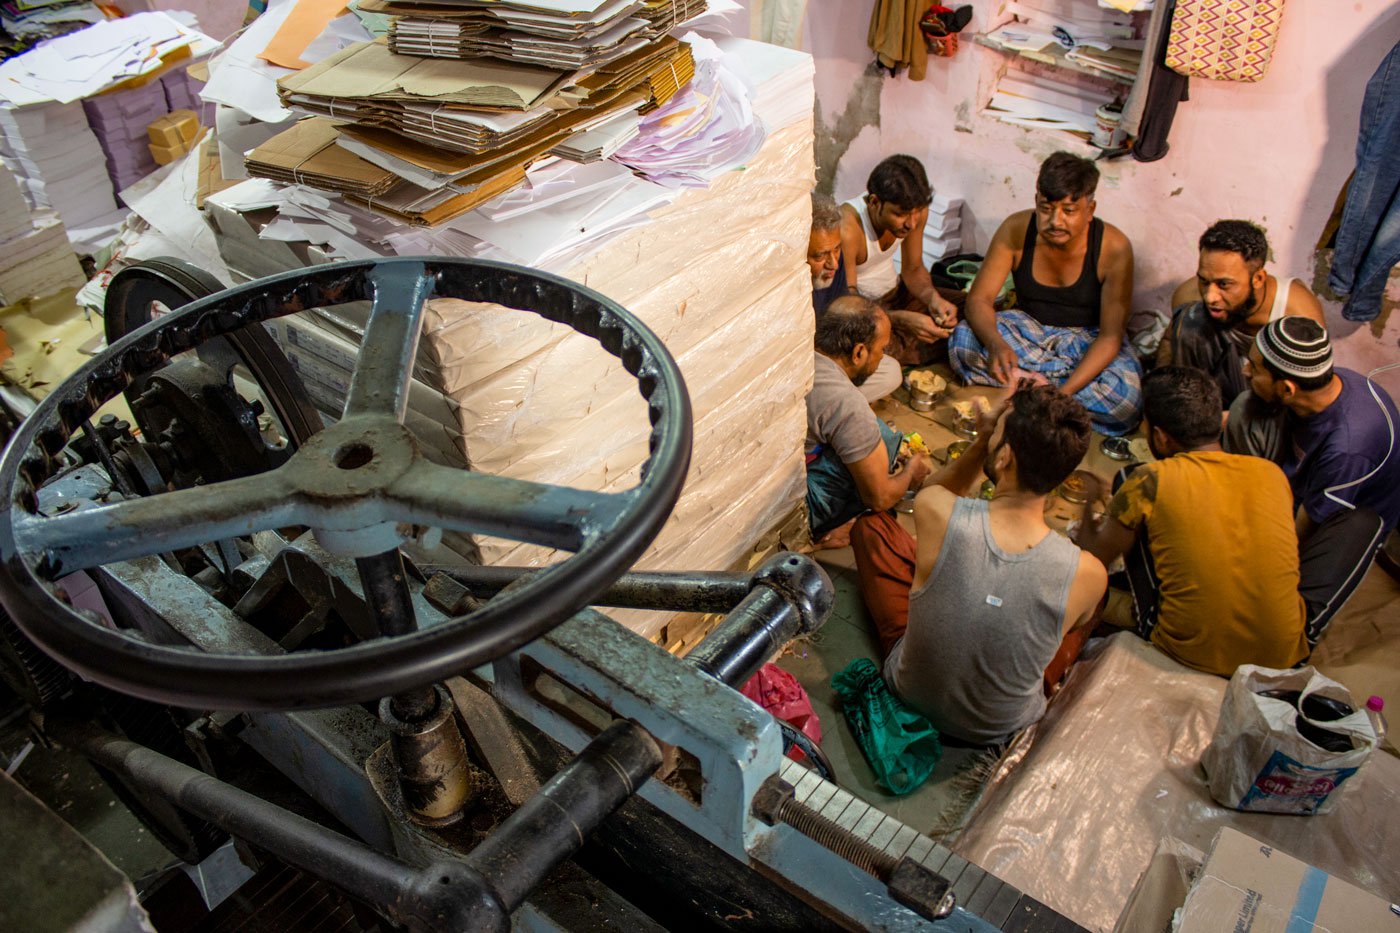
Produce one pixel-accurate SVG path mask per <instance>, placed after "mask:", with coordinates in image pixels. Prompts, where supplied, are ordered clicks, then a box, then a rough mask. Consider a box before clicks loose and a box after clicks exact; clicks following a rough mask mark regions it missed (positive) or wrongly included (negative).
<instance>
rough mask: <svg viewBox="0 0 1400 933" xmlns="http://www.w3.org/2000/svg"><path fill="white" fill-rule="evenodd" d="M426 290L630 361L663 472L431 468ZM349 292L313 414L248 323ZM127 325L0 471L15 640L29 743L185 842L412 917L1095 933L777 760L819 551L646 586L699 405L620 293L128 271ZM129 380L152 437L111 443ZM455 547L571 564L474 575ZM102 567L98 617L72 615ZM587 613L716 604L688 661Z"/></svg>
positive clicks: (128, 429) (451, 271)
mask: <svg viewBox="0 0 1400 933" xmlns="http://www.w3.org/2000/svg"><path fill="white" fill-rule="evenodd" d="M432 296H441V297H452V298H461V299H466V300H472V301H488V302H496V303H499V304H501V305H503V306H506V307H508V308H513V309H520V313H535V314H539V315H541V316H542V317H544V318H547V319H549V320H552V321H556V322H559V323H562V324H565V325H568V326H570V327H572V328H574V329H575V330H577V331H579V332H581V333H583V334H586V335H588V336H590V337H592V338H593V339H595V340H596V341H598V342H599V343H600V344H601V345H602V346H603V348H605V349H606V350H607V351H608V352H609V353H611V354H613V355H614V356H616V357H617V358H618V359H619V360H620V361H621V362H622V365H623V366H624V367H625V368H626V369H627V371H628V372H630V373H631V374H632V375H633V376H634V377H635V378H636V380H637V384H638V388H639V391H640V392H641V394H642V395H643V397H644V398H645V399H646V401H647V407H648V411H649V415H650V421H651V436H650V457H649V459H648V461H647V463H646V465H645V467H644V469H643V471H642V478H641V481H640V483H639V484H638V485H637V486H636V487H634V488H633V489H630V490H628V491H626V492H622V493H616V494H611V493H598V492H590V491H586V490H580V489H570V488H561V487H552V486H544V485H539V484H535V483H528V482H522V481H518V480H514V479H510V478H508V477H504V476H497V475H491V474H486V473H482V472H478V471H474V470H466V469H452V468H448V467H444V466H441V465H438V464H435V463H433V462H431V461H430V460H428V459H426V458H424V457H423V456H422V455H421V454H420V453H419V450H418V447H417V445H416V444H415V441H414V438H413V436H412V434H411V433H410V432H409V431H408V429H407V428H405V427H404V425H403V419H404V413H405V407H406V399H407V392H408V384H409V380H410V379H411V374H412V368H413V360H414V356H415V352H416V346H417V341H418V332H419V327H420V320H421V315H422V309H423V304H424V302H425V301H426V300H427V299H428V298H430V297H432ZM356 301H362V302H368V303H369V304H370V314H369V319H368V324H367V327H366V332H365V337H364V340H363V346H362V350H361V352H360V357H359V360H358V364H357V368H356V371H355V373H354V377H353V380H352V382H351V386H350V389H349V392H348V394H347V398H346V401H345V408H344V412H343V415H342V417H341V418H340V419H339V420H337V421H336V422H335V423H334V424H330V425H329V426H326V425H324V424H323V421H322V418H321V416H320V415H319V414H318V413H317V412H316V410H315V409H314V408H313V407H312V406H311V405H310V403H309V402H308V401H307V400H306V396H305V392H304V390H302V388H301V387H300V385H299V382H298V380H297V377H296V374H295V372H294V371H293V370H292V369H291V368H290V367H289V366H288V365H287V362H286V359H285V358H284V357H282V356H281V354H280V353H279V352H278V350H277V348H276V345H275V344H273V343H272V342H271V341H270V339H269V338H268V336H267V334H266V332H265V331H263V330H262V328H261V324H260V322H263V321H266V320H269V319H271V318H274V317H278V316H281V315H286V314H293V313H296V312H299V311H304V310H307V309H311V308H321V307H327V306H332V305H335V304H338V303H343V302H356ZM161 305H163V306H164V307H165V308H166V309H169V310H168V312H167V313H164V314H161V315H159V316H158V317H155V316H153V308H159V307H160V306H161ZM106 326H107V330H108V338H109V339H108V344H109V345H108V347H107V348H106V349H105V350H104V351H103V352H101V353H100V354H99V355H97V356H96V357H95V358H93V359H92V360H91V361H90V362H88V363H87V364H86V365H85V366H83V367H82V368H81V369H80V370H79V371H78V372H77V373H75V374H74V375H73V376H72V377H71V378H69V379H68V380H66V381H65V382H64V383H63V384H62V385H60V386H58V387H57V388H55V389H54V391H53V392H52V393H51V394H50V395H49V396H48V397H47V398H46V399H44V401H43V402H42V403H40V404H39V406H38V408H37V409H36V410H35V411H34V412H33V413H32V414H31V415H30V416H29V417H28V418H27V419H25V420H24V422H23V423H22V424H20V425H19V426H18V428H17V429H16V430H15V432H14V435H13V437H12V440H11V443H10V444H9V446H8V448H7V449H6V451H5V454H4V456H3V460H0V489H2V490H3V495H4V497H5V500H6V501H7V502H8V503H9V504H10V508H9V509H8V510H7V513H6V517H5V518H4V519H3V521H0V602H2V603H3V606H4V609H5V611H6V612H7V613H8V619H0V623H3V625H0V634H3V636H4V638H3V642H4V650H3V652H0V656H3V659H4V662H5V663H4V664H3V670H4V673H5V676H6V680H7V682H9V683H10V685H11V686H12V687H13V688H14V689H15V690H17V691H18V692H19V693H20V694H21V695H22V696H23V697H24V699H25V700H26V701H27V703H28V706H29V709H30V718H31V720H32V723H33V729H34V733H35V735H36V736H37V737H38V738H39V739H40V740H41V741H45V742H51V743H55V744H57V745H61V746H64V747H67V748H71V749H75V750H77V751H79V752H81V754H83V755H84V756H86V757H87V758H88V759H89V760H90V761H91V762H92V763H93V764H94V765H95V766H96V767H97V768H98V769H99V771H100V772H101V773H102V774H103V775H104V776H105V777H106V778H107V779H108V780H109V781H110V782H111V784H112V786H113V788H114V789H115V790H116V791H117V792H118V794H119V795H120V796H121V797H122V798H123V800H125V801H126V802H127V803H128V804H129V806H130V807H131V808H132V810H133V812H135V813H136V814H137V815H138V816H139V817H140V818H141V819H142V820H143V821H144V823H145V824H146V825H147V826H148V827H149V828H150V829H151V831H152V832H153V833H155V834H156V836H157V838H159V839H160V840H161V841H162V842H163V843H164V844H165V845H166V846H167V847H168V848H170V850H171V851H172V852H173V853H174V854H175V855H177V856H179V857H180V858H182V859H184V860H185V861H187V862H198V861H199V860H200V859H201V858H204V857H205V856H207V855H208V854H209V853H210V852H211V851H213V850H214V849H215V848H217V847H218V846H219V845H220V844H222V842H223V841H224V839H225V838H227V837H228V836H232V837H233V838H235V839H236V840H238V841H239V842H240V845H242V846H243V847H245V850H246V851H248V852H250V853H253V856H254V857H255V858H258V859H262V860H268V861H271V862H275V863H282V864H286V865H291V866H295V867H296V868H298V869H300V870H301V871H303V872H305V873H306V874H307V875H309V876H312V877H314V878H317V879H320V880H321V881H322V882H324V883H326V884H329V885H330V886H332V887H334V888H335V889H337V890H339V891H340V892H343V893H344V895H345V896H346V897H348V898H349V899H350V900H351V901H353V902H354V903H356V904H357V905H360V906H361V907H363V908H367V909H369V910H371V911H373V912H374V915H375V916H377V917H378V918H380V920H381V921H382V922H383V923H384V924H385V925H387V926H390V927H405V928H409V929H415V930H418V929H422V930H446V929H472V930H476V929H482V930H504V929H508V928H518V929H528V930H550V929H569V930H572V929H604V928H606V929H619V928H620V929H627V930H632V929H637V930H644V929H699V928H707V927H709V928H726V929H752V930H823V929H873V930H922V929H930V930H961V931H984V930H986V931H990V930H1032V929H1035V930H1040V929H1045V930H1061V929H1064V930H1072V929H1077V927H1075V926H1074V925H1073V924H1071V923H1070V922H1069V921H1067V920H1066V919H1065V918H1063V917H1062V916H1060V915H1059V914H1056V913H1055V912H1053V911H1051V910H1050V909H1049V908H1047V907H1045V906H1044V905H1043V904H1040V903H1039V902H1038V901H1036V900H1035V899H1034V898H1032V897H1030V896H1028V895H1025V894H1023V893H1022V892H1020V891H1018V890H1016V889H1015V888H1013V887H1011V886H1010V885H1007V884H1005V883H1003V882H1002V881H1000V880H999V879H997V878H996V877H994V876H992V875H990V874H988V873H987V872H985V871H983V870H982V869H981V868H979V867H977V866H975V865H970V864H968V863H967V862H966V861H964V860H963V859H961V858H960V857H958V856H957V855H956V854H954V853H952V852H950V851H949V850H948V849H947V848H945V847H943V846H942V845H939V844H937V843H935V842H934V841H932V840H931V839H929V838H927V837H926V836H924V835H922V834H920V833H919V832H917V831H916V830H914V829H913V828H911V827H909V826H906V825H904V824H902V823H901V822H899V821H898V820H895V819H894V818H893V817H890V816H887V815H886V814H884V813H883V812H881V811H880V810H879V809H878V808H877V807H874V806H871V805H870V804H868V803H866V802H865V801H862V800H860V799H859V798H857V797H855V796H854V795H852V794H851V793H850V792H848V791H846V790H844V789H842V788H840V787H839V786H837V785H836V784H835V783H833V781H832V780H831V779H830V778H831V775H830V774H829V773H826V774H823V773H822V772H824V771H825V769H824V768H822V767H821V766H820V761H821V757H820V754H819V753H818V752H816V751H815V750H812V749H809V752H811V754H809V756H808V758H807V763H806V764H799V763H797V762H796V761H794V760H792V759H791V758H789V757H786V756H785V754H784V750H785V746H787V745H790V744H792V742H793V741H800V739H798V738H797V736H796V735H794V732H793V730H791V729H787V730H785V729H784V727H783V724H781V723H779V722H777V721H776V720H774V719H773V718H772V717H771V716H770V715H768V714H767V713H766V712H764V711H763V710H762V709H760V708H758V707H757V706H756V705H754V704H753V703H751V702H749V701H748V700H747V699H745V698H744V697H743V696H741V695H740V694H739V693H738V692H737V689H736V688H737V687H738V686H740V685H742V684H743V683H744V681H746V680H747V679H748V678H749V677H750V676H751V675H752V674H753V673H754V672H755V671H756V670H757V669H758V667H759V666H761V665H762V664H763V663H764V662H765V661H767V660H768V659H769V658H770V657H771V656H772V655H773V654H774V653H775V652H776V651H777V650H778V649H780V648H781V647H782V646H783V645H784V644H785V643H786V642H787V641H788V640H789V639H791V638H792V637H794V636H796V635H798V634H801V633H804V632H810V631H814V630H815V629H817V628H818V627H819V626H820V625H821V624H822V622H823V621H824V620H825V618H826V616H827V614H828V613H829V612H830V609H831V605H832V587H831V583H830V581H829V580H828V579H827V577H826V575H825V574H824V572H823V571H822V570H821V569H820V568H819V567H818V566H817V565H816V564H815V563H813V562H812V561H811V560H810V559H808V558H806V557H803V556H799V555H796V554H791V553H784V554H779V555H777V556H776V557H773V558H771V559H770V560H769V561H768V562H767V563H765V564H763V565H762V566H761V567H760V568H759V569H758V570H757V571H756V572H753V573H733V572H697V573H631V572H629V568H630V567H631V565H632V564H633V563H634V562H635V561H636V560H637V558H638V557H639V556H640V555H641V554H642V553H643V551H644V550H645V549H646V547H647V546H648V544H649V543H650V542H651V540H652V539H653V538H654V536H655V535H656V534H657V532H658V531H659V530H660V528H661V526H662V524H663V523H664V522H665V521H666V519H667V517H668V515H669V514H670V511H671V509H672V507H673V506H674V505H675V503H676V501H677V498H678V497H679V495H680V491H681V486H682V483H683V481H684V479H685V475H686V469H687V466H688V463H689V457H690V444H691V420H690V409H689V400H688V397H687V394H686V391H685V386H684V383H683V380H682V378H681V374H680V372H679V370H678V368H677V366H676V364H675V362H674V360H673V359H672V358H671V356H670V355H669V354H668V353H667V351H666V349H665V347H664V346H663V345H662V344H661V342H660V341H659V340H658V339H657V338H656V337H655V336H654V335H653V334H652V333H650V332H649V331H648V330H647V329H646V328H645V327H644V326H642V325H641V324H640V323H639V322H638V321H637V320H636V319H635V318H634V317H633V316H632V315H630V314H629V313H628V312H627V311H626V310H624V309H623V308H621V307H618V306H617V305H616V304H614V303H612V302H610V301H609V300H608V299H606V298H605V297H603V296H601V295H599V294H597V293H595V292H592V291H590V290H588V289H586V288H583V287H581V286H579V285H577V284H575V283H572V282H568V281H566V280H563V279H560V278H557V277H554V276H550V275H546V274H543V273H539V272H535V271H531V270H526V269H521V268H516V267H512V266H507V265H503V264H495V263H488V262H480V261H466V260H449V259H394V260H385V261H375V262H349V263H337V264H331V265H326V266H319V267H316V268H314V269H310V270H304V271H298V272H295V273H289V274H286V275H280V276H275V277H271V278H266V279H262V280H259V281H256V282H252V283H249V284H246V285H242V286H239V287H235V288H232V289H228V290H223V289H222V288H221V287H220V285H219V283H217V282H216V281H212V280H210V279H209V278H208V276H207V275H205V274H204V273H202V272H200V271H199V270H197V269H193V268H191V267H188V266H185V265H183V264H181V263H178V262H175V261H168V260H159V261H151V262H147V263H142V264H138V265H136V266H133V267H131V268H129V269H127V270H124V271H123V272H122V273H120V274H119V275H118V276H117V277H116V278H115V279H114V280H113V282H112V285H111V290H110V292H109V298H108V306H107V313H106ZM249 381H250V382H251V383H252V384H254V385H255V386H256V387H257V391H256V392H249V391H247V388H248V384H249ZM119 395H125V397H126V399H127V401H128V402H129V404H130V407H131V411H132V413H133V418H134V420H135V422H136V424H135V425H134V426H133V425H131V424H128V423H126V422H125V421H122V420H119V419H117V418H115V417H113V416H111V415H107V416H104V417H102V418H101V419H99V420H97V421H96V422H94V420H93V418H94V415H95V414H96V413H97V411H98V409H99V408H100V407H101V406H102V405H103V404H104V403H106V402H107V401H109V400H111V399H113V398H115V397H117V396H119ZM249 395H254V396H256V397H254V398H251V399H250V398H249V397H248V396H249ZM444 535H447V536H448V538H449V540H451V539H453V536H454V535H455V536H456V539H459V540H469V539H467V538H466V537H465V536H468V535H491V536H496V537H501V538H508V539H512V540H517V541H527V542H532V543H536V544H541V545H545V546H548V547H551V548H556V549H559V550H560V551H563V552H568V553H570V554H571V555H572V556H570V557H568V558H567V559H565V560H562V561H560V562H558V563H555V564H552V565H550V566H548V567H546V568H543V569H538V570H534V569H528V568H501V567H482V566H479V565H476V564H474V563H472V562H471V561H470V560H467V559H461V558H457V557H456V556H455V552H454V551H452V550H451V549H448V548H446V547H444V546H443V544H442V540H443V537H444ZM83 579H90V580H92V581H94V582H95V583H96V587H97V589H98V591H99V592H100V594H101V597H102V600H101V605H100V606H97V607H94V606H93V605H90V604H89V602H88V601H86V600H80V599H78V598H77V597H75V596H72V595H70V594H72V593H74V592H75V588H74V586H73V582H74V581H75V580H83ZM592 607H628V608H644V609H645V608H653V609H668V610H679V609H684V610H691V611H700V612H714V613H723V614H724V617H723V620H722V621H721V622H720V623H719V624H718V625H717V626H716V627H715V628H714V629H713V631H712V632H711V633H710V634H709V635H708V636H707V637H706V638H705V639H704V640H703V641H702V642H701V643H700V644H699V645H698V646H697V647H695V648H694V649H693V650H692V651H691V652H690V653H689V654H688V655H687V656H686V657H685V658H684V659H682V658H678V657H675V656H673V655H671V654H670V653H668V652H667V651H665V650H663V649H662V648H660V647H658V646H657V645H655V644H653V643H651V642H650V641H647V640H646V639H644V638H641V637H639V636H637V635H635V634H633V633H632V632H630V631H628V630H627V629H625V628H624V627H623V626H621V625H619V624H618V623H616V622H614V621H612V620H611V619H609V618H608V617H607V616H606V615H604V614H602V613H601V612H599V611H597V609H595V608H592ZM785 735H786V736H787V738H786V739H785ZM126 919H127V920H129V919H130V918H129V917H128V918H126ZM112 926H114V927H118V928H119V927H121V926H122V923H116V922H114V923H113V924H112Z"/></svg>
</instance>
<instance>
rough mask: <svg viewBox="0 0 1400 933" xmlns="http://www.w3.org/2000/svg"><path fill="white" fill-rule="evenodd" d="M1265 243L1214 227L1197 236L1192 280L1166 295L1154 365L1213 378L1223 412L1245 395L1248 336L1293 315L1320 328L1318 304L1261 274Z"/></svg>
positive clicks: (1255, 232) (1240, 230) (1229, 225)
mask: <svg viewBox="0 0 1400 933" xmlns="http://www.w3.org/2000/svg"><path fill="white" fill-rule="evenodd" d="M1268 257H1269V241H1268V239H1267V238H1266V237H1265V236H1264V231H1263V230H1261V229H1260V228H1259V227H1257V226H1255V225H1254V224H1252V223H1250V222H1249V221H1247V220H1217V221H1216V222H1215V223H1213V224H1211V225H1210V227H1209V228H1207V229H1206V232H1205V233H1203V234H1201V241H1200V258H1199V261H1198V263H1197V266H1196V277H1195V278H1193V279H1188V280H1186V281H1185V282H1183V283H1181V286H1180V287H1178V288H1177V290H1176V293H1175V294H1173V295H1172V307H1173V308H1175V309H1176V310H1175V311H1174V312H1173V313H1172V321H1171V324H1170V325H1169V326H1168V327H1167V331H1166V333H1165V334H1163V336H1162V342H1161V344H1160V345H1159V346H1158V348H1157V365H1158V366H1171V365H1177V366H1194V367H1196V368H1197V369H1204V370H1205V371H1206V372H1208V373H1210V374H1211V375H1212V376H1214V377H1215V381H1216V383H1217V384H1219V386H1220V392H1221V399H1222V400H1223V401H1224V403H1225V404H1226V405H1229V404H1230V403H1231V402H1232V401H1234V400H1235V398H1237V397H1238V396H1239V394H1240V393H1241V392H1243V391H1245V390H1246V389H1248V388H1249V383H1248V382H1247V381H1246V380H1245V378H1244V372H1243V364H1244V360H1245V357H1246V356H1248V355H1249V348H1250V347H1251V346H1253V344H1254V335H1255V334H1257V333H1259V329H1260V328H1262V327H1263V326H1264V325H1265V324H1267V323H1269V322H1270V321H1277V320H1278V319H1279V318H1281V317H1284V316H1285V315H1298V316H1301V317H1306V318H1311V319H1312V320H1314V321H1317V322H1318V323H1319V324H1321V323H1322V304H1321V303H1320V302H1319V301H1318V300H1317V296H1315V295H1314V294H1313V293H1312V292H1310V291H1308V287H1307V286H1306V285H1304V284H1303V283H1302V282H1301V281H1299V280H1298V279H1280V278H1276V277H1274V276H1272V275H1270V274H1269V273H1267V272H1265V271H1264V262H1265V260H1266V259H1268Z"/></svg>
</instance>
